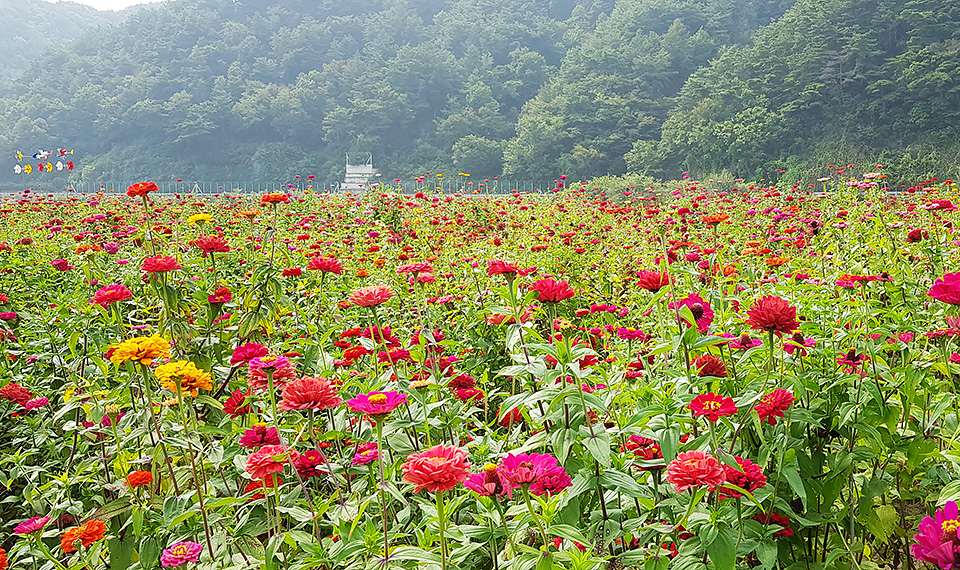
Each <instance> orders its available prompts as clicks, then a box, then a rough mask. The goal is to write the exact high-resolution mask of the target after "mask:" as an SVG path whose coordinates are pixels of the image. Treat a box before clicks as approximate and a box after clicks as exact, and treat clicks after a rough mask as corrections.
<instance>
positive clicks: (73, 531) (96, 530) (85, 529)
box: [60, 520, 107, 552]
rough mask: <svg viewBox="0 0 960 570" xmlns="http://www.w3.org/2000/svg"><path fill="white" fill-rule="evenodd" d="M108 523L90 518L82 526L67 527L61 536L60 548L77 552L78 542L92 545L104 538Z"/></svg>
mask: <svg viewBox="0 0 960 570" xmlns="http://www.w3.org/2000/svg"><path fill="white" fill-rule="evenodd" d="M106 531H107V525H105V524H104V523H103V521H98V520H89V521H87V522H85V523H83V524H82V525H80V526H75V527H73V528H69V529H67V531H66V532H65V533H63V536H61V537H60V548H61V549H62V550H63V551H64V552H76V550H77V544H76V543H77V542H78V541H79V542H80V544H82V545H83V546H90V545H91V544H93V543H94V542H97V541H98V540H103V534H104V533H105V532H106Z"/></svg>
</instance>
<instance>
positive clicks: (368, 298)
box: [349, 285, 393, 307]
mask: <svg viewBox="0 0 960 570" xmlns="http://www.w3.org/2000/svg"><path fill="white" fill-rule="evenodd" d="M391 297H393V291H391V290H390V288H389V287H387V286H386V285H371V286H369V287H361V288H359V289H357V290H355V291H353V292H352V293H350V297H349V301H350V304H352V305H356V306H358V307H375V306H377V305H382V304H383V303H386V302H387V301H389V300H390V298H391Z"/></svg>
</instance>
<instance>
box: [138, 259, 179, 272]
mask: <svg viewBox="0 0 960 570" xmlns="http://www.w3.org/2000/svg"><path fill="white" fill-rule="evenodd" d="M140 269H142V270H143V271H144V272H145V273H151V274H153V273H166V272H168V271H174V270H176V269H183V268H182V267H181V266H180V264H179V263H177V259H176V258H175V257H168V256H165V255H158V256H156V257H148V258H146V259H144V260H143V265H141V266H140Z"/></svg>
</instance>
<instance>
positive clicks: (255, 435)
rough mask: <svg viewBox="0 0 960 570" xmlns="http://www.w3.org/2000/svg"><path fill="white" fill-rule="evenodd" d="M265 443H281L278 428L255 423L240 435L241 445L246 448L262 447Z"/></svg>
mask: <svg viewBox="0 0 960 570" xmlns="http://www.w3.org/2000/svg"><path fill="white" fill-rule="evenodd" d="M265 445H280V436H279V435H278V434H277V428H275V427H269V428H268V427H267V426H265V425H263V424H254V425H253V427H251V428H250V429H248V430H247V431H245V432H243V435H242V436H241V437H240V447H243V448H244V449H260V448H261V447H263V446H265Z"/></svg>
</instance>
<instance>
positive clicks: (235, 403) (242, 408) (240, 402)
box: [223, 389, 253, 419]
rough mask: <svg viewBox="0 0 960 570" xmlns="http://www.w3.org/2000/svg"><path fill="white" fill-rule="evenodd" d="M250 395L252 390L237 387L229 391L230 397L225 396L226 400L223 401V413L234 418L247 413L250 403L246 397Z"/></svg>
mask: <svg viewBox="0 0 960 570" xmlns="http://www.w3.org/2000/svg"><path fill="white" fill-rule="evenodd" d="M252 396H253V392H252V391H247V392H243V391H241V390H239V389H237V390H234V391H233V392H231V393H230V397H229V398H227V401H226V402H224V403H223V413H225V414H227V415H228V416H230V417H231V418H234V419H236V418H239V417H240V416H243V415H246V414H249V413H250V403H249V402H247V398H250V397H252Z"/></svg>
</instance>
